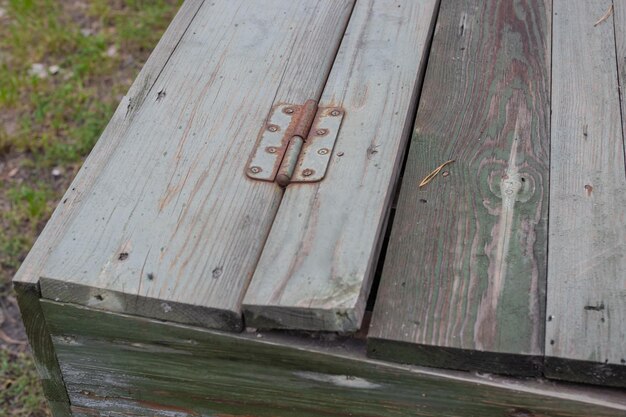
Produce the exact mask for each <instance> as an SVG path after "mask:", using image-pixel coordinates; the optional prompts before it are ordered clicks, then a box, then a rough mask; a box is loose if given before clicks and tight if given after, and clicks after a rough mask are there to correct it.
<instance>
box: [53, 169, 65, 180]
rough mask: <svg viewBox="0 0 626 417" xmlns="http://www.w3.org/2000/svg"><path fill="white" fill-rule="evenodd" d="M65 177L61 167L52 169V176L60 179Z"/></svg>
mask: <svg viewBox="0 0 626 417" xmlns="http://www.w3.org/2000/svg"><path fill="white" fill-rule="evenodd" d="M61 175H63V170H62V169H61V168H59V167H55V168H52V176H53V177H54V178H58V177H60V176H61Z"/></svg>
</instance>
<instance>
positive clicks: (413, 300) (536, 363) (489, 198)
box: [369, 0, 551, 375]
mask: <svg viewBox="0 0 626 417" xmlns="http://www.w3.org/2000/svg"><path fill="white" fill-rule="evenodd" d="M550 4H551V3H550V1H543V0H532V1H527V2H508V1H507V2H502V1H497V0H489V1H478V0H464V1H457V0H445V1H443V2H442V5H441V10H440V12H439V18H438V23H437V31H436V33H435V35H434V39H433V44H432V47H431V48H432V49H431V54H430V58H429V63H428V72H427V74H426V78H425V80H424V89H423V92H422V96H421V99H420V106H419V110H418V113H417V119H416V122H415V132H414V136H413V140H412V142H411V145H410V151H409V156H408V160H407V164H406V168H405V172H404V176H403V182H402V188H401V193H400V197H399V202H398V209H397V212H396V216H395V219H394V224H393V229H392V232H391V237H390V242H389V248H388V250H387V255H386V260H385V265H384V268H383V274H382V278H381V283H380V287H379V290H378V296H377V299H376V304H375V306H374V315H373V322H372V325H371V327H370V332H369V353H370V355H372V356H373V357H377V358H385V359H388V360H392V361H399V362H406V363H414V364H421V365H428V366H436V367H444V368H455V369H465V370H481V371H486V372H495V373H504V374H522V375H535V374H538V373H539V372H540V364H541V356H542V353H543V331H544V317H545V316H544V308H543V305H544V301H545V299H544V289H545V279H546V248H547V243H546V223H547V222H546V220H547V213H548V206H547V198H548V195H547V192H548V189H547V187H548V162H549V152H548V151H549V145H548V144H549V138H550V135H549V114H550V109H549V88H550ZM448 160H454V161H455V162H454V163H452V164H450V165H447V166H446V167H445V168H444V169H443V170H442V172H440V173H439V175H437V176H436V177H434V179H433V180H432V181H431V182H430V183H428V184H427V185H425V186H423V187H421V188H420V186H419V184H420V183H421V182H422V180H423V179H424V178H425V177H427V176H428V175H429V174H430V173H431V172H433V170H434V169H435V168H436V167H437V166H439V165H440V164H442V163H444V162H446V161H448Z"/></svg>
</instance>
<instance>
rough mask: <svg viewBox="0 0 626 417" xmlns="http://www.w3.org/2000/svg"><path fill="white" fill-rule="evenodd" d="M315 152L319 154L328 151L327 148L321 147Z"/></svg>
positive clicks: (324, 153)
mask: <svg viewBox="0 0 626 417" xmlns="http://www.w3.org/2000/svg"><path fill="white" fill-rule="evenodd" d="M317 153H318V154H320V155H326V154H327V153H328V149H326V148H322V149H320V150H319V151H317Z"/></svg>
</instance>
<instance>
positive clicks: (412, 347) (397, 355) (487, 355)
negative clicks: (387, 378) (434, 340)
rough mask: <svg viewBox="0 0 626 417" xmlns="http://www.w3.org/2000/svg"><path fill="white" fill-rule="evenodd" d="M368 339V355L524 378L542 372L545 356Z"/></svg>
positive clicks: (409, 363) (423, 364)
mask: <svg viewBox="0 0 626 417" xmlns="http://www.w3.org/2000/svg"><path fill="white" fill-rule="evenodd" d="M367 340H368V341H367V356H368V357H370V358H374V359H380V360H393V361H394V362H398V363H403V364H408V365H418V366H428V367H435V368H443V369H458V370H462V371H474V372H482V373H490V374H491V373H494V374H500V375H511V376H521V377H538V376H541V375H542V371H543V357H542V356H539V355H522V354H515V353H502V352H486V351H479V350H469V349H458V348H451V347H442V346H434V345H423V344H414V343H410V342H403V341H395V340H388V339H380V338H372V337H370V338H368V339H367Z"/></svg>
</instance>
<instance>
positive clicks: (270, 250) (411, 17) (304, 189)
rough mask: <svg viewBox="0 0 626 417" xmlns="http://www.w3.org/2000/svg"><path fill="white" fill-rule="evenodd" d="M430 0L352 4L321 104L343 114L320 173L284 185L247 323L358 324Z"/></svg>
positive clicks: (250, 295) (247, 305) (432, 5)
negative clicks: (317, 178) (312, 179)
mask: <svg viewBox="0 0 626 417" xmlns="http://www.w3.org/2000/svg"><path fill="white" fill-rule="evenodd" d="M437 6H438V1H436V0H427V1H420V2H415V1H410V0H403V1H390V0H368V1H360V2H358V3H357V4H356V6H355V9H354V12H353V14H352V18H351V20H350V24H349V26H348V29H347V32H346V36H345V37H344V39H343V42H342V44H341V48H340V50H339V53H338V55H337V59H336V60H335V63H334V65H333V69H332V71H331V73H330V76H329V79H328V81H327V83H326V87H325V89H324V93H323V96H322V99H321V101H320V106H341V107H343V108H344V109H345V116H344V119H343V122H342V125H341V129H340V131H339V136H338V138H337V142H336V144H335V149H334V155H333V157H332V158H331V161H330V166H329V168H328V172H327V174H326V178H325V179H324V180H323V181H322V182H320V183H316V184H304V185H302V184H292V185H290V186H289V187H288V188H287V191H286V192H285V196H284V198H283V201H282V203H281V206H280V209H279V211H278V215H277V217H276V221H275V222H274V225H273V226H272V231H271V233H270V235H269V238H268V240H267V243H266V245H265V248H264V250H263V254H262V256H261V259H260V261H259V265H258V267H257V270H256V272H255V275H254V278H253V280H252V283H251V285H250V287H249V289H248V291H247V293H246V297H245V299H244V313H245V317H246V323H247V324H249V325H251V326H255V327H271V328H296V329H310V330H328V331H356V330H358V329H359V327H360V324H361V320H362V317H363V313H364V310H365V304H366V301H367V296H368V293H369V289H370V285H371V278H372V274H373V272H374V270H375V262H376V260H377V258H378V252H379V249H380V248H379V244H380V242H381V240H382V231H383V230H384V227H385V223H386V220H387V215H388V211H389V204H390V199H391V198H392V195H393V192H394V184H395V182H396V179H397V176H398V172H399V165H400V161H402V156H403V153H404V148H405V144H406V141H407V139H408V136H409V133H410V125H411V122H412V114H414V107H415V103H416V94H417V91H418V89H419V86H420V74H421V73H422V71H423V68H424V65H425V58H426V55H425V52H426V50H427V45H428V43H429V39H430V33H431V29H432V27H433V25H434V19H435V14H436V10H437Z"/></svg>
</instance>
